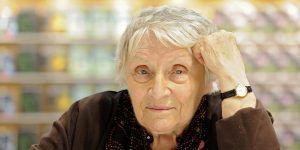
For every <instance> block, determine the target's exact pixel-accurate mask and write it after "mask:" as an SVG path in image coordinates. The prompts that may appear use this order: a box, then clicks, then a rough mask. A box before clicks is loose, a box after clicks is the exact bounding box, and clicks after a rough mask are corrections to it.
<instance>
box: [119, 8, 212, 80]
mask: <svg viewBox="0 0 300 150" xmlns="http://www.w3.org/2000/svg"><path fill="white" fill-rule="evenodd" d="M216 30H217V28H216V26H215V25H214V24H212V23H211V22H210V21H209V20H208V19H206V18H205V17H203V16H202V15H200V14H199V13H197V12H195V11H193V10H190V9H186V8H182V7H176V6H160V7H150V8H146V9H144V10H142V11H141V12H140V13H139V14H138V15H137V16H135V17H134V18H133V19H132V21H131V22H130V24H129V25H128V26H127V28H126V30H125V32H124V33H123V34H122V36H121V39H120V41H119V43H118V45H117V50H116V58H115V60H116V75H117V79H118V80H119V81H120V82H121V83H124V81H125V78H124V75H125V69H126V68H125V64H126V60H127V57H128V54H129V53H130V52H131V51H132V50H133V49H135V48H136V47H137V45H138V44H139V42H140V40H141V38H142V37H143V36H144V35H147V34H149V32H152V33H153V34H154V36H155V37H156V38H157V39H158V40H160V41H161V42H162V43H163V44H164V45H167V43H171V44H173V45H175V46H178V47H183V48H187V49H189V50H190V51H191V47H192V46H193V45H195V44H196V42H197V41H198V40H199V39H200V38H201V37H203V36H206V35H209V34H211V33H213V32H216ZM214 80H215V77H214V76H213V75H212V74H211V72H210V71H209V70H208V69H207V68H206V67H205V83H208V81H214Z"/></svg>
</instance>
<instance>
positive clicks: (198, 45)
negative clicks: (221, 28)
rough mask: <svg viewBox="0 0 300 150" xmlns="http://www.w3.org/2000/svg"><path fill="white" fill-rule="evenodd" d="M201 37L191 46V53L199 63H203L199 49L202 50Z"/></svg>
mask: <svg viewBox="0 0 300 150" xmlns="http://www.w3.org/2000/svg"><path fill="white" fill-rule="evenodd" d="M203 44H204V42H203V38H201V39H199V40H198V42H197V43H196V44H195V45H194V46H193V47H192V53H193V55H194V57H195V58H196V59H197V60H198V61H199V62H200V63H201V64H204V60H203V57H202V54H201V51H202V50H203V48H204V47H203V46H204V45H203Z"/></svg>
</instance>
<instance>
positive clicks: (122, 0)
mask: <svg viewBox="0 0 300 150" xmlns="http://www.w3.org/2000/svg"><path fill="white" fill-rule="evenodd" d="M112 7H113V11H114V16H115V19H116V25H115V26H116V27H115V37H116V38H117V39H118V38H119V37H120V36H121V34H122V33H123V32H124V31H125V29H126V26H127V25H128V22H129V19H130V11H131V8H130V2H129V1H128V0H114V1H113V6H112Z"/></svg>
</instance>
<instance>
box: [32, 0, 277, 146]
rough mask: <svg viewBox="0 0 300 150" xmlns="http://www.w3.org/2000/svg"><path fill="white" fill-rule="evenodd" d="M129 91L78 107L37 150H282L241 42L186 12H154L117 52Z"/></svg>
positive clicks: (133, 26) (132, 27)
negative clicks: (244, 58) (249, 75)
mask: <svg viewBox="0 0 300 150" xmlns="http://www.w3.org/2000/svg"><path fill="white" fill-rule="evenodd" d="M116 60H117V68H116V70H117V75H118V77H119V79H120V81H121V82H123V83H124V84H125V85H126V86H127V90H123V91H119V92H113V91H108V92H102V93H98V94H95V95H92V96H89V97H86V98H84V99H82V100H80V101H77V102H76V103H74V104H73V105H72V106H71V107H70V109H69V110H68V111H67V112H65V113H64V114H63V115H62V116H61V118H60V119H59V120H58V121H55V122H54V124H53V127H52V129H51V131H50V133H49V134H48V135H46V136H45V137H43V138H42V139H41V141H40V143H39V144H38V145H33V146H32V147H31V149H33V150H38V149H45V150H46V149H47V150H50V149H51V150H52V149H55V150H71V149H72V150H73V149H74V150H96V149H101V150H102V149H109V150H111V149H121V150H125V149H132V150H144V149H157V150H169V149H187V150H196V149H213V150H215V149H225V150H244V149H245V150H250V149H257V150H274V149H279V148H280V146H279V144H278V141H277V138H276V135H275V132H274V129H273V127H272V118H271V116H270V115H268V113H267V111H266V110H265V109H264V108H263V106H262V105H261V103H260V102H259V101H258V100H256V97H255V95H254V93H253V92H252V89H251V86H250V84H249V81H248V80H247V77H246V73H245V68H244V64H243V61H242V58H241V55H240V52H239V49H238V47H237V44H236V41H235V37H234V35H233V34H232V33H230V32H226V31H217V30H216V28H215V26H214V25H213V24H212V23H211V22H210V21H208V20H207V19H205V18H204V17H202V16H201V15H200V14H198V13H196V12H194V11H192V10H189V9H185V8H178V7H171V6H162V7H156V8H149V9H145V10H144V11H142V12H141V13H140V14H139V15H137V16H136V17H135V18H134V19H133V20H132V21H131V23H130V24H129V25H128V27H127V29H126V31H125V32H124V34H123V36H122V37H121V40H120V42H119V45H118V49H117V52H116Z"/></svg>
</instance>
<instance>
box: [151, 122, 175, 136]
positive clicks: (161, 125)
mask: <svg viewBox="0 0 300 150" xmlns="http://www.w3.org/2000/svg"><path fill="white" fill-rule="evenodd" d="M145 128H146V129H147V130H148V131H149V132H150V133H152V134H170V133H174V132H176V130H177V125H176V124H175V123H167V122H165V121H158V122H155V123H154V122H152V123H150V124H145Z"/></svg>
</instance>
